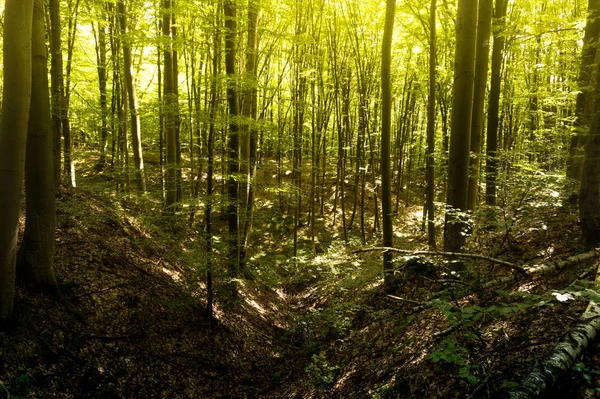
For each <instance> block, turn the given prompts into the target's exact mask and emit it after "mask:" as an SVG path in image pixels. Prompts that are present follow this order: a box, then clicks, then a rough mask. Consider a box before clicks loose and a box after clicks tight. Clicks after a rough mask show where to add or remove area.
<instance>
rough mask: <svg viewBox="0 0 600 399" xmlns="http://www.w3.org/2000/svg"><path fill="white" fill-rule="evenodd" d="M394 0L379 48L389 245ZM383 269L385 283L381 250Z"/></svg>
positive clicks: (388, 238)
mask: <svg viewBox="0 0 600 399" xmlns="http://www.w3.org/2000/svg"><path fill="white" fill-rule="evenodd" d="M395 13H396V0H387V1H386V9H385V27H384V29H383V44H382V50H381V54H382V55H381V112H382V118H381V191H382V194H381V206H382V214H383V246H384V247H392V246H393V245H394V243H393V220H394V218H393V214H392V187H391V185H392V183H391V164H390V146H391V139H390V136H391V132H390V130H391V124H392V88H391V84H392V83H391V76H390V74H391V71H390V68H391V63H392V39H393V34H394V17H395ZM383 272H384V276H385V281H386V285H389V284H390V279H391V277H392V272H393V265H392V253H391V252H389V251H385V252H384V253H383Z"/></svg>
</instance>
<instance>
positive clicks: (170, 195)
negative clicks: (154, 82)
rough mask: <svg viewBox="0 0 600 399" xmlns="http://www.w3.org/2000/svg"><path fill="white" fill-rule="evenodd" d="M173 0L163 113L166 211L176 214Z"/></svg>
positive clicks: (167, 24) (168, 7)
mask: <svg viewBox="0 0 600 399" xmlns="http://www.w3.org/2000/svg"><path fill="white" fill-rule="evenodd" d="M172 14H173V1H172V0H163V16H162V18H163V19H162V33H163V46H164V48H163V63H164V68H163V78H164V84H163V91H164V93H163V106H162V109H163V115H164V131H165V147H166V169H167V173H166V192H167V195H166V201H165V213H166V214H168V215H174V214H175V207H176V203H177V152H178V148H177V126H176V125H177V107H178V105H177V94H176V92H175V91H176V88H175V79H176V78H177V77H176V76H175V69H174V67H173V58H174V53H173V38H172V37H171V24H172V21H173V20H172Z"/></svg>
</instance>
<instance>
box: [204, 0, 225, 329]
mask: <svg viewBox="0 0 600 399" xmlns="http://www.w3.org/2000/svg"><path fill="white" fill-rule="evenodd" d="M220 12H221V0H218V4H217V10H216V13H215V14H216V24H215V26H216V29H215V33H214V37H213V40H214V43H213V47H214V54H213V59H212V80H211V84H210V125H209V128H208V142H207V143H206V150H207V160H206V162H207V166H206V168H207V170H206V198H207V201H206V208H205V209H204V221H205V226H206V241H205V242H206V254H207V259H206V315H207V317H208V318H209V319H212V318H213V302H214V301H213V261H212V221H211V214H212V204H213V197H212V196H213V171H214V146H215V124H216V118H217V107H218V105H219V94H218V87H219V86H218V79H219V75H220V73H221V70H220V65H221V18H220Z"/></svg>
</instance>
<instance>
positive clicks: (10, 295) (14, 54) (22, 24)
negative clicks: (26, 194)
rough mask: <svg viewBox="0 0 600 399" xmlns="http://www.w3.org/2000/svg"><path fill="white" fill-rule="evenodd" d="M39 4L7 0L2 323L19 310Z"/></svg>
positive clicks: (0, 171)
mask: <svg viewBox="0 0 600 399" xmlns="http://www.w3.org/2000/svg"><path fill="white" fill-rule="evenodd" d="M32 21H33V0H6V2H5V8H4V41H3V42H4V69H3V71H4V86H3V101H2V116H1V118H0V187H2V191H3V194H2V195H0V324H2V323H3V322H4V321H5V320H6V319H7V318H8V316H10V315H11V314H12V312H13V302H14V291H15V266H16V254H17V234H18V223H19V213H20V205H21V191H22V188H23V175H24V166H25V146H26V137H27V124H28V120H29V107H30V100H31V72H32V68H31V27H32Z"/></svg>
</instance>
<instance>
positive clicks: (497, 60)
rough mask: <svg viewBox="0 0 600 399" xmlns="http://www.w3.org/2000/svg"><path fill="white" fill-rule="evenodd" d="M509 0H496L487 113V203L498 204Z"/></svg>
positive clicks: (490, 204)
mask: <svg viewBox="0 0 600 399" xmlns="http://www.w3.org/2000/svg"><path fill="white" fill-rule="evenodd" d="M507 7H508V0H496V8H495V10H494V46H493V48H492V71H491V75H492V77H491V83H490V97H489V100H488V114H487V118H488V120H487V137H486V141H487V145H486V162H485V203H486V205H489V206H495V205H496V178H497V176H498V167H497V165H498V159H497V151H498V127H499V126H498V125H499V119H498V113H499V108H500V85H501V83H502V82H501V72H502V53H503V51H504V43H505V38H504V32H503V31H504V25H505V18H506V8H507Z"/></svg>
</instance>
